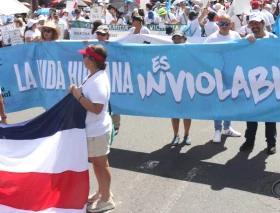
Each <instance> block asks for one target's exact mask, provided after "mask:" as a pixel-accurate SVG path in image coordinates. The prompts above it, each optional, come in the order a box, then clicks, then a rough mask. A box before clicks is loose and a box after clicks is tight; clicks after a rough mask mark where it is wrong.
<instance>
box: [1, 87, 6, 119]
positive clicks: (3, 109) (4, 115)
mask: <svg viewBox="0 0 280 213" xmlns="http://www.w3.org/2000/svg"><path fill="white" fill-rule="evenodd" d="M0 89H1V88H0ZM0 117H1V121H0V123H3V124H7V115H6V114H5V108H4V102H3V98H2V95H1V94H0Z"/></svg>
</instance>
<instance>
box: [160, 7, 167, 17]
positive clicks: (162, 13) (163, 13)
mask: <svg viewBox="0 0 280 213" xmlns="http://www.w3.org/2000/svg"><path fill="white" fill-rule="evenodd" d="M166 14H167V11H166V10H165V9H164V8H160V9H159V10H158V15H159V16H160V15H166Z"/></svg>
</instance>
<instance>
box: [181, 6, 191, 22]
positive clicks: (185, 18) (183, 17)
mask: <svg viewBox="0 0 280 213" xmlns="http://www.w3.org/2000/svg"><path fill="white" fill-rule="evenodd" d="M190 11H191V8H190V7H188V6H187V7H185V11H184V13H183V14H182V15H181V16H180V18H179V23H180V24H188V21H189V14H190Z"/></svg>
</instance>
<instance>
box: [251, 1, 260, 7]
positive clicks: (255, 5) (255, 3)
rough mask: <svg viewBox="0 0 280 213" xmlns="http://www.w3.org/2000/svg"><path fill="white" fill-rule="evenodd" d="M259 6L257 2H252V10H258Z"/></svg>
mask: <svg viewBox="0 0 280 213" xmlns="http://www.w3.org/2000/svg"><path fill="white" fill-rule="evenodd" d="M261 4H262V3H260V2H259V1H252V8H258V7H259V6H260V5H261Z"/></svg>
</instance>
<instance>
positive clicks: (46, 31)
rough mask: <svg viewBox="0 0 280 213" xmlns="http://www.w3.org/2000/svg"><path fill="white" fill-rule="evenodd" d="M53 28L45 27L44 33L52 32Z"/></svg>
mask: <svg viewBox="0 0 280 213" xmlns="http://www.w3.org/2000/svg"><path fill="white" fill-rule="evenodd" d="M51 32H52V29H43V33H51Z"/></svg>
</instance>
